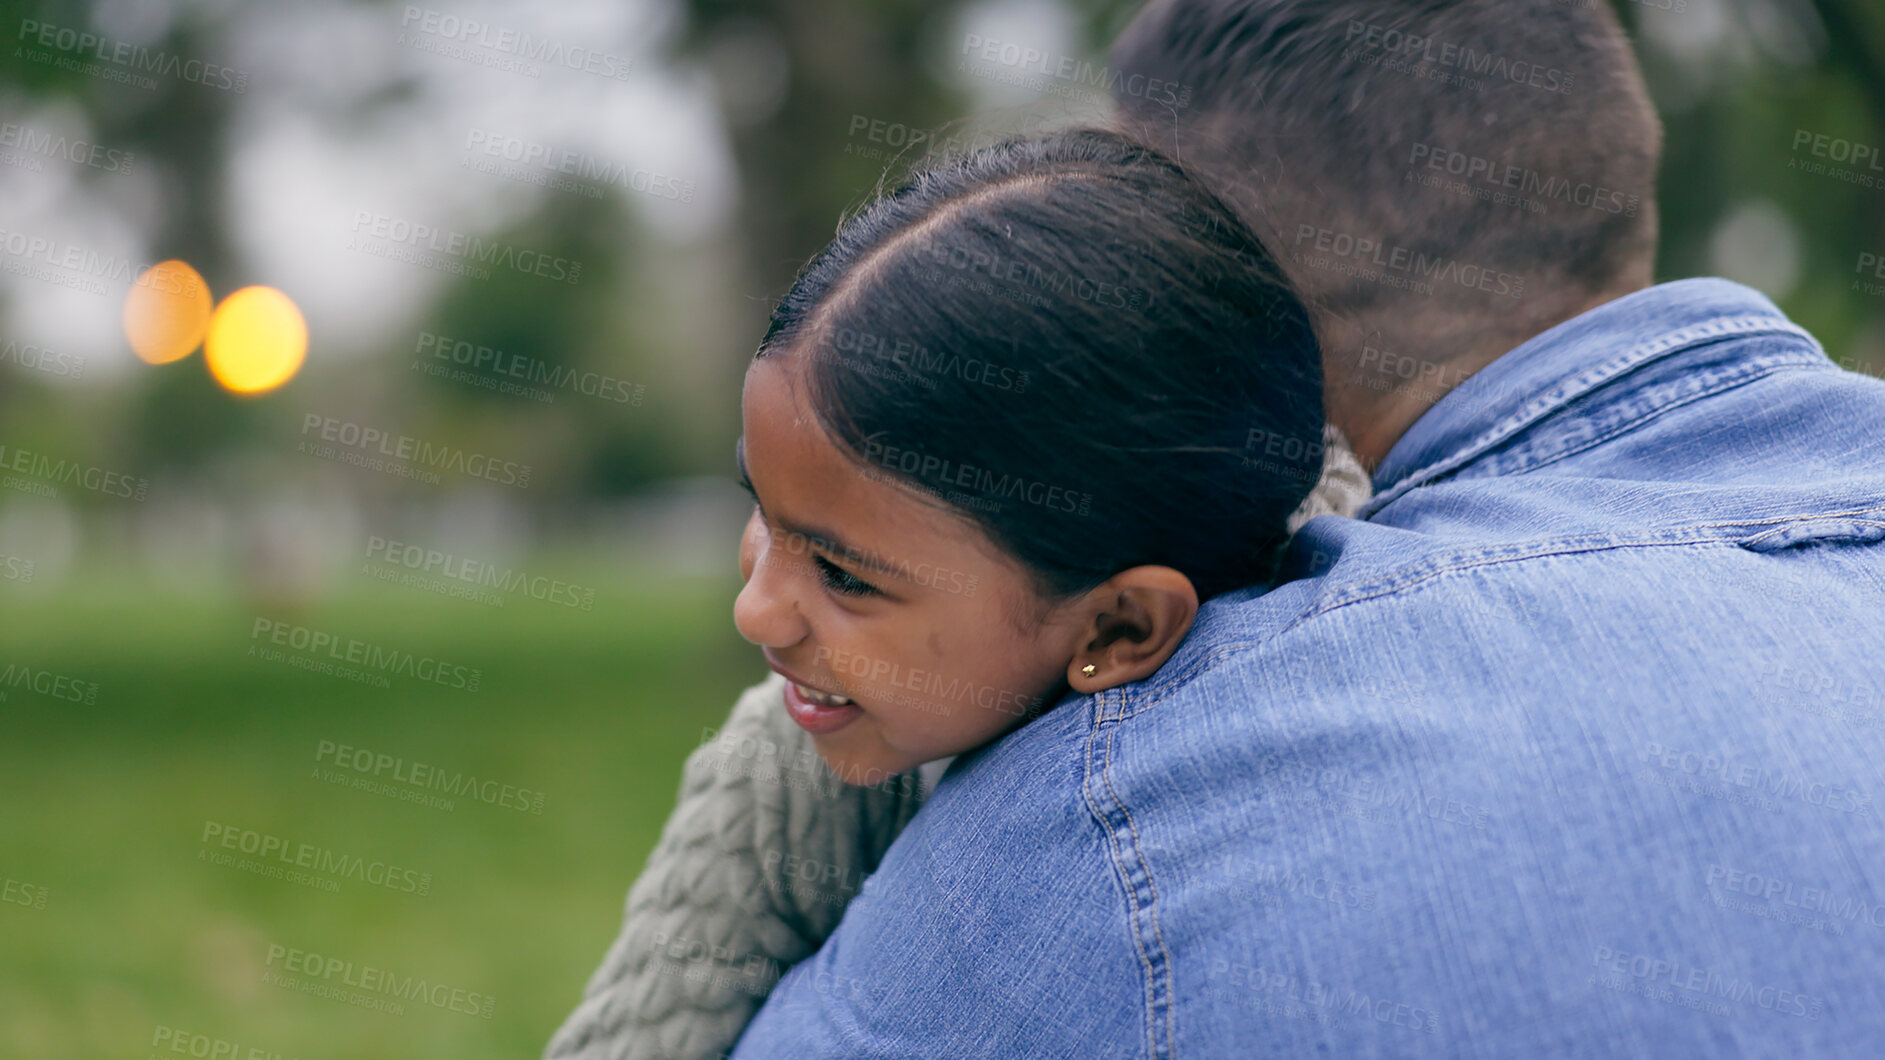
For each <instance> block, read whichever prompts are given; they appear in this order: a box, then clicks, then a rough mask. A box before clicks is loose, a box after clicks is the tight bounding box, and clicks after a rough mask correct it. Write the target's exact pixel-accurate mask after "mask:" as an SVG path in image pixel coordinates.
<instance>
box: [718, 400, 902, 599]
mask: <svg viewBox="0 0 1885 1060" xmlns="http://www.w3.org/2000/svg"><path fill="white" fill-rule="evenodd" d="M733 462H734V463H735V464H737V465H739V469H740V485H741V486H744V487H745V488H746V492H748V493H750V494H752V495H753V503H754V504H756V505H758V506H759V513H760V514H761V515H765V514H766V505H765V503H764V502H762V501H761V500H760V499H759V487H757V486H755V485H753V476H752V475H751V474H749V473H748V472H747V470H746V436H745V435H743V434H742V435H740V437H739V438H738V439H737V440H735V441H734V443H733ZM779 529H781V530H784V531H785V532H786V533H788V534H794V535H796V536H798V537H802V538H805V539H806V540H808V541H810V542H811V543H812V544H814V545H817V546H818V547H819V548H822V549H824V550H825V551H826V552H830V553H833V554H835V555H837V556H838V557H839V558H840V559H844V560H848V561H850V562H852V563H856V564H858V565H859V566H861V567H865V568H868V569H870V570H873V571H876V572H877V573H879V574H882V575H885V576H887V577H891V578H904V577H905V574H904V572H903V571H900V570H898V569H897V568H896V567H894V566H892V565H890V564H889V563H888V562H886V561H884V560H882V559H879V558H878V557H877V555H876V554H875V553H872V552H867V551H865V550H864V549H861V548H855V547H853V546H851V545H849V544H847V543H846V542H845V540H844V538H842V537H839V536H838V535H837V533H836V532H834V531H831V530H826V529H824V528H822V527H816V526H798V525H796V524H794V523H791V522H788V521H785V520H781V521H780V523H779Z"/></svg>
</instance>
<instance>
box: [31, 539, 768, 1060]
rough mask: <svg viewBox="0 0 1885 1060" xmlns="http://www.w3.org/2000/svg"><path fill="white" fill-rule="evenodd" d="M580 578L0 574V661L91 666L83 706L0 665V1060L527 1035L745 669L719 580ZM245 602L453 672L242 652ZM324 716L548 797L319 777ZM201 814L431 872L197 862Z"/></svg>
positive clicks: (349, 1049)
mask: <svg viewBox="0 0 1885 1060" xmlns="http://www.w3.org/2000/svg"><path fill="white" fill-rule="evenodd" d="M565 576H567V575H565ZM587 584H591V585H596V586H598V587H599V588H600V591H599V592H598V594H597V598H596V604H595V608H594V610H593V611H589V612H583V611H578V610H573V609H570V608H566V607H561V606H555V605H550V604H545V603H540V602H538V601H535V600H530V599H527V598H521V597H517V598H506V600H505V603H504V606H503V607H501V608H496V607H490V606H488V605H483V604H479V603H473V602H467V601H462V600H454V599H447V598H440V597H436V596H431V595H429V594H425V593H422V592H415V591H413V590H410V589H403V588H398V587H390V586H379V585H374V584H372V583H370V582H367V581H364V580H361V584H358V585H350V586H347V587H346V589H345V592H346V595H344V596H340V597H335V598H330V599H328V600H326V601H324V602H322V603H320V604H318V605H313V606H307V607H304V608H303V609H301V610H299V611H297V612H295V613H293V614H284V613H280V612H278V611H277V610H275V609H270V608H266V607H260V606H258V605H254V604H247V603H244V602H242V601H241V600H240V599H237V598H234V597H233V596H231V597H226V598H219V599H206V598H202V597H191V596H179V595H176V594H175V593H174V592H170V591H166V590H163V589H161V588H159V587H157V586H153V585H149V584H144V585H137V586H132V585H130V584H128V583H127V582H125V581H124V580H122V579H113V578H108V577H104V576H97V575H95V576H91V577H88V578H86V579H85V580H84V584H83V585H82V586H79V587H75V588H68V587H66V586H62V587H61V588H60V590H59V591H58V592H57V593H53V594H48V595H46V596H43V597H41V598H39V599H32V598H20V597H18V596H17V595H11V596H9V597H0V670H3V669H4V667H5V666H6V665H7V664H9V663H11V664H19V665H26V666H31V667H32V668H33V669H35V670H50V671H53V672H55V673H61V674H68V675H71V676H73V677H76V678H80V679H83V680H87V681H95V682H97V683H98V685H99V689H98V694H97V697H96V702H95V703H94V704H91V705H84V704H77V703H71V702H67V701H64V700H60V699H57V698H53V697H51V696H48V695H41V694H37V693H35V692H32V691H31V690H29V689H26V688H23V687H18V686H15V687H12V688H8V689H5V690H4V691H5V692H6V698H5V699H4V700H3V701H0V877H3V878H6V879H11V880H14V881H19V882H22V883H25V884H28V885H31V886H33V887H35V888H45V889H46V903H45V906H44V908H32V907H30V906H23V905H20V904H17V902H14V903H8V902H0V1056H8V1057H34V1058H43V1060H63V1058H68V1057H71V1058H80V1057H83V1058H88V1060H89V1058H94V1057H110V1056H116V1057H143V1056H147V1055H148V1056H157V1055H163V1056H173V1055H179V1054H175V1053H170V1052H164V1051H161V1050H160V1049H159V1048H157V1047H155V1046H153V1040H154V1038H155V1036H156V1034H157V1028H159V1027H167V1028H174V1029H175V1030H176V1031H178V1032H182V1033H186V1034H204V1035H207V1036H208V1037H209V1038H211V1039H220V1040H223V1041H226V1042H234V1043H236V1044H237V1045H238V1046H239V1047H240V1051H239V1052H238V1053H237V1055H238V1056H243V1057H247V1056H249V1055H250V1053H249V1050H250V1049H252V1048H253V1049H258V1050H261V1052H258V1053H256V1054H255V1055H258V1056H274V1055H279V1056H281V1057H284V1058H301V1060H310V1058H313V1057H348V1058H381V1057H384V1058H418V1057H452V1058H470V1057H522V1056H537V1055H540V1054H541V1052H542V1048H543V1045H544V1043H545V1042H546V1041H547V1039H548V1037H549V1035H550V1033H551V1032H552V1031H553V1030H554V1029H555V1027H556V1026H557V1024H558V1023H559V1022H560V1021H561V1020H562V1018H563V1017H564V1016H565V1015H566V1014H567V1013H568V1012H569V1010H570V1009H571V1008H572V1007H573V1006H574V1005H575V1003H576V1001H577V999H578V998H579V996H580V994H581V990H582V985H583V983H584V982H585V981H586V979H587V977H588V975H589V973H590V972H591V971H592V970H593V969H594V967H595V966H596V964H597V963H598V962H599V961H600V959H601V957H602V955H603V953H604V951H605V950H606V948H607V946H608V944H609V942H610V941H611V940H612V939H613V937H614V934H615V931H616V930H617V928H618V927H619V926H620V918H621V908H622V900H623V897H624V895H625V894H626V892H627V888H628V886H629V884H630V883H631V882H632V881H633V879H634V877H635V875H636V873H637V872H639V870H640V868H641V866H642V864H643V862H644V861H645V859H646V857H647V854H648V852H649V850H651V849H652V848H653V846H654V842H655V840H656V838H657V837H658V835H659V833H660V828H661V824H662V822H663V821H664V820H665V819H666V816H667V814H668V811H669V810H670V809H671V807H672V805H673V801H674V795H675V791H676V785H677V783H678V781H679V777H680V767H681V763H682V760H683V759H684V758H685V757H686V755H687V752H688V751H689V750H691V749H692V748H693V747H694V746H696V745H697V744H698V742H699V740H700V737H701V733H702V729H703V727H705V726H716V725H718V724H720V722H721V721H722V720H723V719H724V718H725V715H726V712H727V710H728V709H729V708H730V706H731V704H732V702H733V699H734V697H735V696H736V695H737V693H738V692H739V690H740V689H741V688H743V687H745V686H746V685H748V684H750V683H752V682H753V681H756V680H758V679H759V678H761V677H762V676H764V673H765V670H764V664H763V662H761V660H760V659H759V657H758V655H757V653H755V652H754V651H753V650H752V649H751V648H750V647H749V646H747V645H745V644H744V643H743V642H741V641H740V640H739V639H738V637H737V635H736V634H735V633H734V631H733V629H732V622H731V617H730V604H731V601H732V593H733V586H732V585H730V584H728V583H726V582H724V581H697V580H696V581H689V580H682V579H663V578H658V577H655V576H646V575H629V574H625V573H624V572H621V571H619V570H615V571H611V570H604V569H600V568H598V569H596V570H595V571H594V572H593V578H592V579H591V580H590V581H588V582H587ZM258 614H268V615H271V616H272V617H277V618H284V619H288V620H291V621H293V622H296V623H298V624H301V625H305V626H309V627H311V628H314V629H318V630H324V631H332V632H334V633H336V634H339V635H342V636H347V637H355V638H358V639H361V640H364V641H367V642H369V643H373V644H378V645H383V646H385V647H388V648H398V649H402V650H409V651H413V652H415V653H418V654H421V655H424V654H430V655H432V656H434V657H437V658H440V659H444V660H448V661H451V662H455V663H460V664H462V665H467V666H473V667H478V668H480V669H482V671H483V678H482V683H481V688H480V689H479V691H477V692H475V693H468V692H464V691H458V690H452V689H446V688H441V687H438V686H435V685H431V684H427V683H425V682H421V681H416V680H414V679H412V678H409V677H395V678H393V679H392V683H393V687H392V688H391V689H380V688H375V687H372V686H369V685H363V684H358V683H354V682H352V681H348V680H345V679H342V678H339V677H335V676H330V675H327V674H320V673H311V672H307V671H303V670H300V669H296V668H292V667H289V666H287V665H285V664H284V663H281V662H266V661H263V660H262V659H260V658H256V657H251V656H250V654H249V648H250V645H251V643H252V641H251V637H250V634H251V629H252V624H253V623H254V620H255V618H256V617H257V615H258ZM323 740H331V741H333V742H335V743H345V744H352V745H354V746H358V747H362V748H367V749H370V750H372V751H376V752H383V753H386V754H390V755H393V756H395V757H402V758H404V759H406V760H407V761H409V762H414V761H416V762H423V763H426V764H428V765H432V766H435V767H437V768H439V769H442V770H445V771H447V772H448V773H455V772H462V773H468V774H475V775H476V776H477V777H479V778H480V779H491V780H495V781H498V782H499V783H503V784H512V785H516V786H518V787H521V788H527V789H532V790H534V791H542V792H544V793H545V800H544V809H543V812H542V814H541V815H540V816H539V815H533V814H531V813H528V812H524V811H519V810H516V809H511V808H506V807H500V806H494V805H489V804H486V803H483V802H480V801H478V800H476V799H474V798H470V797H460V798H457V799H456V800H455V805H454V806H453V808H452V809H449V810H447V809H443V808H439V807H434V806H426V805H421V804H416V803H411V802H404V801H397V800H395V799H391V798H387V797H385V796H382V795H378V794H374V793H370V792H362V791H358V790H353V789H350V788H346V787H341V786H337V785H333V784H329V783H327V782H325V781H323V780H321V779H320V778H318V777H317V776H316V775H315V766H316V764H317V763H316V760H315V756H316V751H317V747H318V746H319V744H320V741H323ZM328 764H329V765H330V766H331V763H328ZM396 786H397V785H396ZM206 821H216V822H219V823H225V824H228V825H231V826H236V827H241V828H247V829H254V830H257V831H259V832H263V833H266V834H269V835H274V836H280V837H282V838H284V839H287V840H288V841H289V842H290V843H299V842H306V843H310V844H313V845H315V846H318V847H324V848H327V849H330V850H333V851H336V852H338V853H342V854H346V855H352V856H357V857H359V858H363V859H366V860H368V861H372V860H380V861H385V862H389V863H392V864H396V865H399V866H402V867H411V868H414V869H417V870H419V871H421V872H429V873H431V874H432V877H433V878H432V883H431V888H430V893H429V894H426V895H424V896H420V895H416V894H408V893H401V892H399V891H396V890H390V889H387V888H384V887H378V886H373V885H371V884H369V883H366V882H362V881H359V880H355V879H344V880H342V882H341V885H340V888H339V891H338V892H337V893H328V892H326V891H322V890H317V889H313V888H310V887H307V886H303V885H300V884H297V883H294V882H290V881H286V880H277V879H271V878H267V877H263V876H258V875H254V874H251V873H249V872H245V871H241V870H238V869H236V868H234V867H226V866H218V865H214V864H211V863H209V862H207V861H203V860H199V859H198V854H199V853H200V852H203V851H205V850H206V849H219V848H214V847H213V844H212V845H211V846H210V847H208V848H206V846H205V844H204V843H203V842H202V840H201V836H202V832H203V826H204V823H205V822H206ZM15 893H16V894H17V893H20V892H18V890H17V888H16V892H15ZM26 893H28V894H30V893H32V892H26ZM271 944H279V945H282V946H286V947H293V948H299V949H303V950H308V951H312V952H316V953H320V954H323V955H325V956H328V957H331V958H339V959H342V960H348V961H352V962H354V963H355V964H356V965H360V966H366V965H371V966H375V967H379V968H385V969H389V970H391V971H392V972H394V973H396V974H398V975H399V976H402V977H403V976H407V975H411V976H417V977H421V978H423V979H425V980H427V981H428V982H429V983H433V984H439V983H443V984H446V985H447V986H450V987H454V988H458V989H461V990H465V991H468V992H472V993H479V994H484V995H487V996H491V997H494V998H495V999H496V1001H495V1005H494V1006H493V1015H492V1018H491V1019H490V1020H488V1021H487V1020H485V1019H482V1018H479V1017H477V1016H474V1015H466V1014H461V1013H458V1012H453V1011H448V1010H446V1009H442V1008H437V1007H433V1006H432V1005H428V1004H425V1003H423V1002H420V1001H411V1000H409V1001H406V1002H405V1003H404V1007H405V1012H404V1013H403V1014H402V1015H393V1014H389V1013H385V1012H379V1011H373V1010H371V1009H366V1008H360V1007H355V1006H353V1005H349V1004H347V1003H345V1002H343V1001H339V1000H333V999H330V998H325V997H319V996H313V995H309V994H304V993H300V992H296V991H293V990H290V989H286V988H283V987H280V986H276V985H270V984H265V983H263V982H262V977H263V973H264V972H266V971H268V970H269V966H268V965H267V963H266V962H267V955H268V947H269V946H270V945H271ZM276 967H277V970H279V962H278V963H277V966H276Z"/></svg>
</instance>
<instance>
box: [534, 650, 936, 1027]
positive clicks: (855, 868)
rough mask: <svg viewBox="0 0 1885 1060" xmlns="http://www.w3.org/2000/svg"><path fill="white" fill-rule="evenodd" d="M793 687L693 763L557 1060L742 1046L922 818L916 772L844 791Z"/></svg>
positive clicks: (748, 704)
mask: <svg viewBox="0 0 1885 1060" xmlns="http://www.w3.org/2000/svg"><path fill="white" fill-rule="evenodd" d="M784 687H785V679H784V678H782V677H779V676H777V675H774V676H772V677H770V678H768V679H767V680H766V681H764V682H762V683H760V684H758V685H755V686H753V687H752V688H750V689H748V690H747V691H746V692H745V693H744V694H742V695H741V696H740V699H739V701H738V702H737V703H735V704H734V707H733V713H732V715H731V716H730V717H729V718H728V719H727V724H726V727H725V728H724V729H722V730H721V731H720V733H719V734H718V735H717V736H716V737H715V738H714V739H713V740H712V741H710V742H708V743H706V744H703V745H702V746H701V747H699V748H696V749H695V750H694V752H693V753H692V754H690V755H688V758H687V764H686V766H685V767H684V769H683V771H682V779H681V792H680V800H679V802H678V804H677V805H676V806H675V808H674V813H673V815H672V816H671V817H670V818H669V819H668V823H667V826H666V827H665V828H664V829H663V830H662V834H661V840H660V842H659V843H658V844H657V845H656V847H655V850H654V853H653V854H651V855H650V856H649V858H648V864H647V867H646V868H644V869H643V870H642V874H641V877H640V878H639V879H637V880H636V881H635V884H634V886H633V887H632V888H630V889H629V892H628V905H627V913H626V916H625V917H624V919H623V923H622V932H621V935H620V936H619V937H618V938H617V939H616V940H615V943H614V945H613V946H611V947H610V948H609V952H608V955H607V956H606V957H605V958H604V959H603V962H602V966H601V967H600V968H598V969H597V970H596V972H595V974H594V975H593V976H591V977H590V979H589V985H588V987H587V988H586V989H585V990H584V993H583V1000H582V1003H581V1004H580V1005H579V1006H578V1007H577V1009H576V1011H575V1012H574V1013H572V1014H571V1015H570V1017H569V1018H568V1019H567V1020H566V1021H565V1022H564V1024H563V1026H562V1028H561V1029H560V1030H558V1031H557V1033H556V1036H555V1037H554V1038H552V1039H551V1041H550V1044H549V1048H548V1051H547V1052H546V1053H545V1055H546V1057H549V1058H552V1060H568V1058H583V1060H599V1058H602V1057H608V1058H610V1060H627V1058H634V1060H640V1058H650V1060H652V1058H656V1057H660V1058H671V1057H672V1058H702V1057H717V1056H721V1055H723V1054H725V1053H727V1052H730V1051H731V1050H732V1048H733V1045H734V1043H735V1042H736V1041H738V1040H739V1036H740V1032H741V1031H743V1030H744V1029H745V1028H746V1024H747V1023H748V1022H749V1021H750V1020H751V1019H752V1017H753V1014H754V1013H755V1012H757V1011H758V1010H759V1006H760V1005H761V1004H762V1003H763V1002H764V1001H765V1000H766V995H767V993H768V992H769V991H770V990H771V989H772V985H773V984H774V983H775V982H777V981H778V979H779V977H780V976H781V975H783V974H784V972H785V971H786V969H788V968H790V967H791V966H792V965H793V964H795V963H797V962H798V961H800V960H802V959H804V958H805V957H807V956H809V955H810V954H811V953H813V952H814V951H815V950H817V949H818V947H819V946H820V945H821V944H822V943H823V942H824V940H825V938H826V937H827V936H829V935H830V934H831V933H832V931H833V930H835V929H836V928H837V926H838V921H839V919H840V918H842V917H843V915H844V909H845V906H846V904H847V903H848V902H849V901H850V899H851V898H852V896H854V895H855V894H856V893H857V891H858V889H859V887H860V886H861V885H862V883H863V878H864V877H865V876H866V875H868V874H869V873H871V872H872V871H874V870H875V869H876V867H877V864H878V862H879V861H880V860H881V859H882V857H883V855H884V851H885V850H887V849H889V847H890V843H891V841H892V840H894V839H895V838H896V837H897V833H898V832H900V831H901V830H902V829H903V826H904V824H906V823H907V822H908V821H909V820H910V818H911V817H913V816H914V815H915V814H916V810H917V807H918V806H919V805H921V802H922V791H921V787H920V786H919V784H918V781H917V777H916V775H915V774H914V773H912V774H905V775H903V776H899V777H895V778H893V779H892V780H891V781H890V782H888V783H886V784H882V785H879V786H876V787H852V786H849V785H846V784H844V783H843V782H841V781H840V780H839V779H838V778H837V776H836V775H835V774H834V773H832V771H831V769H830V768H829V767H828V766H826V765H825V764H824V761H823V760H822V759H820V758H819V757H818V755H817V753H816V752H815V751H814V750H813V749H812V742H811V737H810V736H809V735H808V734H807V733H806V732H805V731H804V730H803V729H801V728H799V727H798V726H797V725H796V724H794V723H793V722H792V720H791V718H790V717H789V716H788V715H787V714H786V712H785V706H784V702H783V699H782V690H783V689H784Z"/></svg>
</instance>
